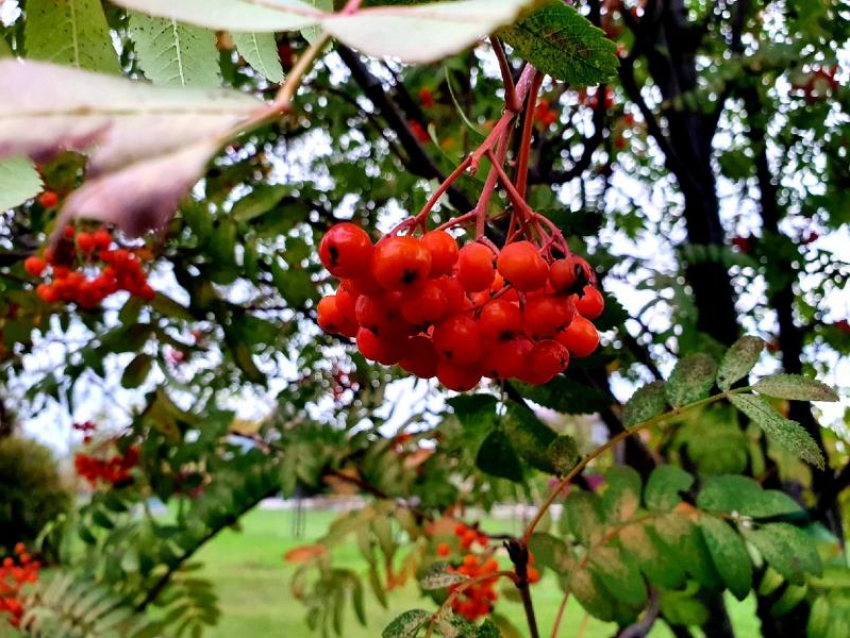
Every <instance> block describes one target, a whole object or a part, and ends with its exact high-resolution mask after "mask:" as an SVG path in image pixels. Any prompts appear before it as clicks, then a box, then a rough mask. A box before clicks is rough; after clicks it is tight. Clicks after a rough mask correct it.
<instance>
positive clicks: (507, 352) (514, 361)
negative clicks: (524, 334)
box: [481, 338, 534, 379]
mask: <svg viewBox="0 0 850 638" xmlns="http://www.w3.org/2000/svg"><path fill="white" fill-rule="evenodd" d="M533 347H534V345H533V344H532V343H531V341H529V340H528V339H525V338H520V339H510V340H509V341H501V342H499V343H496V344H494V345H493V346H492V347H491V348H490V349H489V350H488V351H487V353H486V354H485V355H484V358H483V359H482V360H481V367H482V368H483V370H484V374H486V375H487V376H489V377H491V378H494V379H511V378H518V377H521V376H522V375H523V373H524V372H525V368H526V365H527V364H528V355H529V353H530V352H531V349H532V348H533Z"/></svg>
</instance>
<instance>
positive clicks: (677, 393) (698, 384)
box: [665, 353, 717, 408]
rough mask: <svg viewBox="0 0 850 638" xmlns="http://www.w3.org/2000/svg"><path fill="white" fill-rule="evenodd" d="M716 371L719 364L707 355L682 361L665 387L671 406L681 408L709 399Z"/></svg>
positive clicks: (695, 355)
mask: <svg viewBox="0 0 850 638" xmlns="http://www.w3.org/2000/svg"><path fill="white" fill-rule="evenodd" d="M716 370H717V363H716V362H715V361H714V359H712V358H711V357H710V356H708V355H707V354H702V353H698V354H691V355H688V356H686V357H683V358H682V359H680V360H679V362H678V363H677V364H676V367H675V368H674V369H673V372H672V374H671V375H670V378H669V379H668V380H667V385H666V386H665V391H666V393H667V400H668V401H669V402H670V405H672V406H673V407H674V408H680V407H682V406H684V405H687V404H689V403H694V402H695V401H700V400H702V399H705V398H707V397H708V394H709V391H710V390H711V388H712V386H713V385H714V375H715V371H716Z"/></svg>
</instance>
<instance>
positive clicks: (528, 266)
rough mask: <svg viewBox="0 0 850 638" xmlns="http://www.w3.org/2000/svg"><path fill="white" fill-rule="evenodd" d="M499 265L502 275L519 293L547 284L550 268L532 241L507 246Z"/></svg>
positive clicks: (503, 250)
mask: <svg viewBox="0 0 850 638" xmlns="http://www.w3.org/2000/svg"><path fill="white" fill-rule="evenodd" d="M498 263H499V272H500V273H501V275H502V276H503V277H504V278H505V280H506V281H507V282H508V283H509V284H511V285H512V286H513V287H514V288H516V289H517V290H519V291H522V292H530V291H532V290H537V289H539V288H542V287H543V286H544V285H545V284H546V278H547V277H548V275H549V267H548V265H547V264H546V260H545V259H543V257H541V256H540V253H539V251H538V250H537V247H536V246H535V245H534V244H532V243H531V242H530V241H518V242H515V243H512V244H508V245H507V246H505V247H504V248H503V249H502V252H501V254H500V255H499V262H498Z"/></svg>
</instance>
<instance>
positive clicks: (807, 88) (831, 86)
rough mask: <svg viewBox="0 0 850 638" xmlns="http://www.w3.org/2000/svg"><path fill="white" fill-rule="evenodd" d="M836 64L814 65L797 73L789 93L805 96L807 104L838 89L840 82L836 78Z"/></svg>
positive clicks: (817, 100) (821, 98)
mask: <svg viewBox="0 0 850 638" xmlns="http://www.w3.org/2000/svg"><path fill="white" fill-rule="evenodd" d="M837 73H838V65H836V64H834V65H832V66H830V67H828V68H825V67H815V68H813V69H811V70H810V71H807V72H803V73H799V74H798V75H797V76H796V77H795V78H794V79H793V81H792V83H791V93H792V95H796V96H799V97H802V98H805V100H806V102H807V103H809V104H814V103H815V102H819V101H821V100H824V99H826V98H827V97H828V96H829V95H830V94H831V93H834V92H835V91H837V90H838V88H839V86H840V84H839V82H838V80H837V79H836V77H835V76H836V74H837Z"/></svg>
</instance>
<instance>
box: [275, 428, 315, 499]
mask: <svg viewBox="0 0 850 638" xmlns="http://www.w3.org/2000/svg"><path fill="white" fill-rule="evenodd" d="M324 462H325V459H324V458H323V455H321V454H320V450H318V449H317V446H316V445H311V444H310V443H308V442H304V441H299V442H297V443H293V444H291V445H287V446H286V448H285V450H284V461H283V463H282V464H281V475H280V482H281V488H280V489H281V493H282V494H283V496H284V498H290V497H291V496H293V495H294V494H295V488H296V487H297V485H298V483H299V482H301V483H304V484H306V485H307V486H310V487H315V486H316V484H317V483H318V481H319V475H320V473H321V471H322V467H323V465H324Z"/></svg>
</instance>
